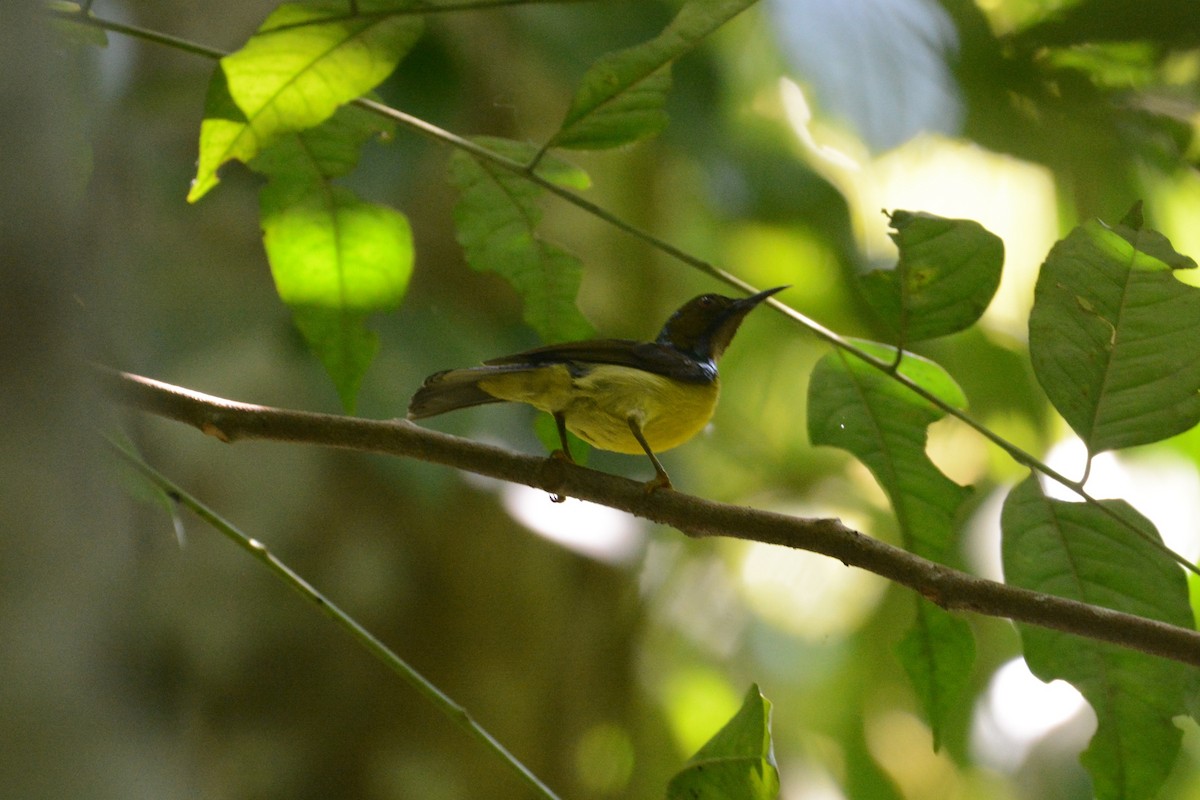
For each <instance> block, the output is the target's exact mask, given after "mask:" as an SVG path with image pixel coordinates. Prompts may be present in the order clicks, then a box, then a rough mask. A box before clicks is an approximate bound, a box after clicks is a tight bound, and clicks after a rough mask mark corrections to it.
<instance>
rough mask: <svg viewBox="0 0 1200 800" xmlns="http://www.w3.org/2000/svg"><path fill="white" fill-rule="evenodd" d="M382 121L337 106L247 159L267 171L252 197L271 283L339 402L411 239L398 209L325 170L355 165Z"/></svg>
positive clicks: (408, 254) (366, 353)
mask: <svg viewBox="0 0 1200 800" xmlns="http://www.w3.org/2000/svg"><path fill="white" fill-rule="evenodd" d="M388 129H389V127H388V126H387V124H386V123H385V122H381V121H380V120H379V119H377V118H376V117H374V115H370V114H367V113H366V112H364V111H361V110H359V109H356V108H344V109H341V110H339V111H338V113H337V114H336V115H335V116H334V117H332V118H331V119H329V120H327V121H326V122H325V123H324V124H322V125H320V126H318V127H316V128H311V129H309V130H306V131H303V132H300V133H292V134H287V135H284V136H281V137H279V138H277V139H276V140H275V142H273V143H272V144H271V146H270V147H268V148H267V150H265V151H264V152H262V153H261V154H260V155H259V156H258V157H257V158H256V159H254V160H253V161H252V162H251V166H252V167H253V168H254V169H255V170H257V171H259V172H263V173H264V174H266V175H267V176H268V182H267V184H266V186H264V187H263V189H262V192H261V195H260V207H261V215H262V227H263V244H264V246H265V247H266V251H267V258H268V260H269V262H270V264H271V274H272V276H273V277H274V279H275V288H276V291H277V292H278V293H279V297H280V299H281V300H283V302H284V303H285V304H287V306H288V307H289V308H290V309H291V310H292V314H293V318H294V320H295V322H296V326H297V327H298V328H299V329H300V332H301V333H302V334H303V335H304V338H305V340H306V341H307V342H308V344H309V346H310V347H311V348H312V350H313V352H314V353H315V354H316V355H317V357H318V358H319V359H320V360H321V363H322V365H323V366H324V367H325V370H326V372H328V373H329V375H330V377H331V378H332V379H333V382H334V385H335V386H336V387H337V389H338V394H339V396H340V397H341V399H342V404H343V406H344V407H345V408H346V409H347V410H353V408H354V398H355V396H356V395H357V392H358V387H359V385H360V384H361V382H362V377H363V374H364V373H365V372H366V369H367V367H368V366H369V365H370V363H371V360H372V359H373V358H374V356H375V353H376V352H377V350H378V347H379V345H378V341H377V339H376V337H375V335H374V334H373V333H371V332H370V331H368V330H367V329H366V320H367V318H368V317H369V316H370V315H371V314H372V313H374V312H377V311H384V310H387V309H391V308H395V307H396V306H398V305H399V304H400V301H401V300H402V299H403V297H404V293H405V290H406V289H407V287H408V279H409V276H410V275H411V273H412V266H413V242H412V233H411V231H410V229H409V225H408V220H407V219H406V218H405V217H404V215H403V214H401V213H400V212H399V211H396V210H394V209H391V208H388V207H386V206H380V205H375V204H372V203H367V202H365V201H363V200H361V199H359V198H358V197H356V196H355V195H354V194H353V193H352V192H351V191H350V190H349V189H346V188H344V187H340V186H335V185H333V184H332V183H331V182H330V180H331V179H332V178H334V177H337V176H339V175H342V174H345V173H346V172H349V171H350V170H351V169H352V168H353V167H354V165H355V163H356V162H357V159H358V153H359V148H360V147H361V146H362V143H363V142H364V141H366V140H367V139H369V138H371V137H372V136H376V135H378V134H379V133H380V132H382V131H386V130H388Z"/></svg>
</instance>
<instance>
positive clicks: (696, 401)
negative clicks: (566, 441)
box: [479, 364, 720, 454]
mask: <svg viewBox="0 0 1200 800" xmlns="http://www.w3.org/2000/svg"><path fill="white" fill-rule="evenodd" d="M479 387H480V388H481V389H483V390H484V391H486V392H487V393H488V394H491V395H493V396H495V397H498V398H500V399H502V400H510V401H512V402H517V403H528V404H529V405H531V406H534V407H535V408H538V409H541V410H542V411H546V412H549V413H552V414H553V413H561V414H562V415H563V418H564V419H565V420H566V424H567V429H568V430H569V431H571V432H572V433H574V434H575V435H576V436H578V437H579V438H580V439H583V440H584V441H585V442H587V443H588V444H591V445H593V446H594V447H599V448H600V449H602V450H611V451H613V452H616V453H635V454H636V453H641V452H642V446H641V445H640V444H638V441H637V439H635V438H634V437H633V433H632V432H631V431H630V429H629V420H630V419H632V420H634V421H635V422H636V423H637V424H638V427H639V428H640V429H641V431H642V435H643V436H644V437H645V438H646V441H647V443H649V445H650V449H651V450H653V451H654V452H656V453H660V452H663V451H664V450H670V449H671V448H672V447H678V446H679V445H681V444H683V443H684V442H686V441H687V440H688V439H691V438H692V437H693V436H695V435H696V434H697V433H699V432H700V431H701V430H703V428H704V426H705V425H707V424H708V421H709V420H710V419H712V415H713V410H714V409H715V408H716V406H717V395H718V394H719V391H720V390H719V386H718V384H717V382H716V381H714V382H712V383H682V382H680V381H675V380H671V379H670V378H666V377H663V376H662V375H654V374H652V373H649V372H643V371H641V370H635V369H631V368H629V367H619V366H613V365H607V364H605V365H599V366H596V367H593V368H592V369H591V370H590V371H589V372H588V373H587V374H586V375H582V376H579V377H573V376H572V375H571V373H570V371H569V370H568V369H567V368H566V367H565V366H563V365H559V364H556V365H553V366H547V367H542V368H539V369H535V370H530V371H528V372H517V373H506V374H499V375H496V376H495V377H491V378H486V379H484V380H481V381H480V382H479Z"/></svg>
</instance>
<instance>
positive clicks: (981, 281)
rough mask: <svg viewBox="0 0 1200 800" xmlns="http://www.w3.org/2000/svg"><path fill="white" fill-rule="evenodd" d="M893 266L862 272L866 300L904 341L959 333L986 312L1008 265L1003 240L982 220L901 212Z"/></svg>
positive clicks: (895, 222) (897, 216) (894, 237)
mask: <svg viewBox="0 0 1200 800" xmlns="http://www.w3.org/2000/svg"><path fill="white" fill-rule="evenodd" d="M891 222H892V227H893V228H894V229H895V231H894V232H893V233H892V234H891V237H892V241H894V242H895V243H896V247H897V248H898V249H899V251H900V252H899V260H898V261H897V263H896V266H895V268H894V269H886V270H883V269H881V270H875V271H873V272H869V273H867V274H866V275H864V276H862V279H861V286H862V289H863V294H864V295H866V298H867V301H868V302H870V303H871V305H872V306H873V307H874V309H875V311H876V312H877V313H878V314H879V315H880V316H881V317H883V319H884V321H885V322H887V324H888V325H889V326H890V327H891V328H892V329H893V330H894V331H896V333H897V335H898V336H899V341H900V342H902V343H908V342H916V341H920V340H922V339H932V338H934V337H937V336H945V335H947V334H951V333H956V332H958V331H961V330H964V329H965V328H968V327H970V326H971V325H973V324H974V323H975V322H976V320H978V319H979V317H980V316H982V314H983V312H984V310H985V309H986V308H987V306H988V303H990V302H991V300H992V296H993V295H995V293H996V288H997V287H998V286H999V285H1000V270H1001V268H1002V267H1003V265H1004V243H1003V242H1002V241H1001V240H1000V237H998V236H996V235H995V234H993V233H991V232H990V231H988V230H987V229H986V228H984V227H983V226H982V225H980V224H979V223H978V222H975V221H973V220H967V219H944V218H942V217H937V216H934V215H932V214H925V213H912V212H908V211H896V212H894V213H893V214H892V215H891Z"/></svg>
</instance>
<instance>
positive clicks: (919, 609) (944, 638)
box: [896, 597, 975, 750]
mask: <svg viewBox="0 0 1200 800" xmlns="http://www.w3.org/2000/svg"><path fill="white" fill-rule="evenodd" d="M916 613H917V619H916V621H915V622H914V624H913V626H912V628H910V629H909V631H908V633H907V634H906V635H905V636H904V638H903V639H902V640H901V641H900V643H899V644H898V645H896V655H897V656H898V657H899V659H900V663H901V664H902V665H904V671H905V673H907V675H908V679H909V681H911V682H912V685H913V690H914V691H915V692H916V693H917V699H918V700H919V701H920V702H921V707H922V708H923V709H925V717H926V719H928V720H930V721H931V723H933V722H934V721H936V722H937V724H931V725H930V729H931V731H932V733H933V748H934V749H935V750H936V749H938V748H939V747H941V742H942V736H941V735H942V727H943V725H944V723H945V722H946V721H947V720H949V719H950V717H951V715H952V714H953V713H954V712H955V711H956V710H957V709H958V708H959V707H960V706H961V704H962V698H963V694H964V692H966V690H967V688H968V686H969V684H970V680H969V679H970V677H971V667H972V665H973V664H974V663H975V637H974V635H973V634H972V633H971V626H970V625H968V624H967V623H966V622H965V621H964V620H962V619H959V618H958V617H955V616H952V615H950V614H947V613H946V612H945V611H943V610H942V609H940V608H938V607H937V606H935V605H934V604H933V603H931V602H929V601H928V600H926V599H925V598H923V597H918V598H917V606H916Z"/></svg>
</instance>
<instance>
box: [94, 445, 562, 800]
mask: <svg viewBox="0 0 1200 800" xmlns="http://www.w3.org/2000/svg"><path fill="white" fill-rule="evenodd" d="M104 438H105V440H106V441H107V442H108V444H109V445H110V446H111V447H112V448H113V450H114V451H116V453H117V454H118V455H119V456H120V457H121V458H122V459H124V460H125V462H126V463H128V464H129V465H130V466H132V467H133V468H134V469H135V470H137V471H138V472H139V473H140V474H141V475H142V476H143V477H144V478H146V479H147V480H149V481H150V482H151V483H152V484H154V485H155V486H157V487H158V488H159V489H160V490H161V491H163V492H165V493H166V495H167V496H168V497H169V498H171V500H173V501H174V502H176V503H178V504H179V505H182V506H184V507H185V508H188V509H189V510H191V511H192V513H194V514H195V515H196V516H198V517H200V519H202V520H204V521H205V522H207V523H208V524H209V525H210V526H211V527H213V528H214V529H216V530H217V531H218V532H219V533H221V534H223V535H224V536H225V538H227V539H229V540H230V541H232V542H233V543H234V544H236V545H237V546H238V547H240V548H241V549H242V550H245V551H246V552H247V553H249V554H250V555H251V556H253V557H254V558H255V559H256V560H258V561H259V562H260V563H262V564H263V565H264V566H266V568H267V569H268V570H270V571H271V572H272V573H273V574H274V575H275V577H277V578H279V579H280V580H282V581H283V582H284V583H286V584H287V585H288V586H290V587H291V588H292V589H294V590H295V591H296V592H297V593H299V594H300V596H301V597H303V598H304V599H305V600H307V601H308V602H310V603H312V604H313V605H314V606H316V607H317V608H318V609H319V610H320V611H321V613H323V614H324V615H325V616H327V617H329V618H330V619H332V620H333V621H334V623H335V624H337V625H338V627H340V628H341V629H342V630H344V631H346V632H347V633H349V634H350V635H351V636H352V637H353V638H354V639H355V640H356V641H357V642H358V643H359V644H360V645H362V646H363V647H364V648H365V649H366V650H367V652H369V653H371V655H373V656H375V657H376V658H377V659H379V660H380V661H382V662H383V663H384V665H386V666H387V667H388V668H389V669H390V670H391V671H392V672H394V673H396V674H397V675H399V676H400V677H401V678H403V679H404V681H405V682H406V683H408V685H409V686H411V687H413V688H414V689H416V690H417V692H419V693H420V694H421V695H422V696H424V697H425V699H426V700H428V701H429V702H430V703H432V704H433V705H434V706H436V707H437V709H438V710H439V711H441V712H442V713H443V714H445V715H446V716H447V717H449V718H450V719H451V720H452V721H453V722H454V723H455V724H457V725H458V726H459V727H460V728H463V729H464V730H465V731H466V732H467V733H468V734H470V735H471V736H472V737H474V738H475V739H477V740H478V741H480V742H481V743H482V744H483V745H484V747H486V748H487V749H488V750H490V751H491V752H492V753H493V754H494V755H496V756H498V757H499V758H500V759H501V760H503V761H504V763H506V764H507V765H508V766H509V767H511V768H512V769H513V770H514V771H515V772H516V773H517V774H518V775H519V776H520V778H521V779H522V780H523V781H524V782H525V783H526V784H527V785H528V786H530V787H531V788H532V789H533V790H534V791H536V792H537V794H538V795H539V796H540V797H542V798H545V799H546V800H559V798H558V795H556V794H555V793H554V792H553V791H552V790H551V789H550V788H549V787H548V786H546V784H544V783H542V781H541V780H539V779H538V777H537V776H536V775H534V774H533V773H532V772H531V771H530V770H529V768H528V767H526V766H525V765H524V764H522V763H521V762H520V761H519V760H518V759H517V757H516V756H514V755H513V754H512V753H510V752H509V751H508V749H506V748H505V747H504V745H502V744H501V743H500V742H499V741H498V740H497V739H496V738H495V737H494V736H492V735H491V734H490V733H488V732H487V730H485V729H484V728H483V726H481V725H480V724H479V723H478V722H476V721H475V719H474V718H473V717H472V716H471V714H470V712H468V711H467V710H466V709H465V708H463V707H462V706H461V705H459V704H458V703H456V702H455V701H454V700H452V699H451V698H450V697H449V696H448V695H446V694H445V693H444V692H442V690H440V689H438V688H437V686H435V685H434V684H433V683H431V682H430V681H429V679H428V678H426V677H425V676H423V675H421V673H419V672H417V671H416V670H415V669H414V668H413V667H412V666H410V665H409V664H408V663H407V662H406V661H404V659H402V658H400V656H398V655H397V654H396V653H395V652H394V651H392V650H391V649H389V648H388V646H387V645H385V644H384V643H383V642H381V641H380V640H379V639H378V638H376V637H375V636H374V634H372V633H371V632H370V631H368V630H367V629H366V628H364V627H363V626H362V625H360V624H359V623H358V622H357V621H356V620H355V619H354V618H353V617H351V616H350V615H349V614H347V613H346V612H345V611H343V610H342V609H341V608H339V607H338V606H337V605H335V604H334V603H333V602H332V601H331V600H330V599H329V598H327V597H325V595H323V594H321V593H320V592H319V591H317V590H316V589H315V588H313V586H312V584H310V583H309V582H308V581H306V580H304V578H302V577H300V575H299V574H297V573H296V572H295V571H294V570H292V569H291V567H289V566H287V564H285V563H283V562H282V561H281V560H280V559H279V558H278V557H277V556H275V555H274V554H273V553H271V551H270V550H268V549H267V547H266V545H264V544H263V543H262V542H260V541H258V540H257V539H253V538H251V537H249V536H247V535H246V534H245V533H243V532H242V531H240V530H239V529H238V528H237V527H235V526H234V525H233V523H231V522H228V521H226V520H225V519H224V518H223V517H221V516H220V515H219V514H218V513H217V512H216V511H214V510H212V509H211V508H209V507H208V506H207V505H205V504H204V503H203V502H201V501H200V500H198V499H197V498H196V497H194V496H193V495H191V494H189V493H188V492H187V491H185V490H184V489H182V488H181V487H180V486H179V485H178V484H176V483H174V482H173V481H171V480H170V479H169V478H167V477H166V476H165V475H163V474H162V473H161V472H159V471H158V470H156V469H155V468H154V467H152V466H150V465H149V464H147V463H146V462H145V460H143V459H142V458H141V456H139V455H137V454H136V453H134V452H133V451H132V450H131V449H130V448H128V447H126V446H125V445H123V444H120V443H118V442H117V441H116V440H114V439H112V438H111V437H108V436H105V437H104ZM176 529H177V530H178V526H177V528H176Z"/></svg>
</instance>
